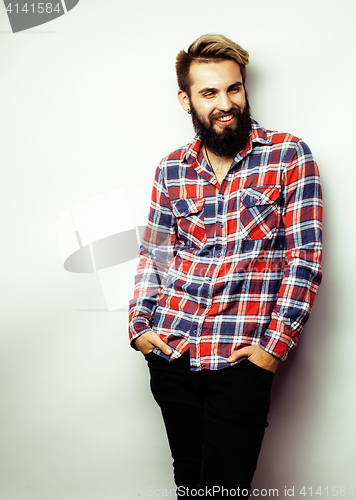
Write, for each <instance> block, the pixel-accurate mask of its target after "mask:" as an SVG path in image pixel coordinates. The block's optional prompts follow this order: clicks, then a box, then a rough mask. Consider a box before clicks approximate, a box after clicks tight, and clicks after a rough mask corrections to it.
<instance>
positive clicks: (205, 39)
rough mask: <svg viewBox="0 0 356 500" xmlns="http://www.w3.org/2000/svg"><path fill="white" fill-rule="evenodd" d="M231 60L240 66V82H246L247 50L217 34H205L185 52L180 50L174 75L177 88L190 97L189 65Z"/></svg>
mask: <svg viewBox="0 0 356 500" xmlns="http://www.w3.org/2000/svg"><path fill="white" fill-rule="evenodd" d="M224 59H232V60H233V61H236V62H237V64H238V65H239V66H240V70H241V76H242V82H243V83H245V80H246V65H247V64H248V63H249V54H248V52H247V50H245V49H243V48H242V47H241V46H240V45H238V44H237V43H235V42H233V41H232V40H231V38H229V37H227V36H225V35H221V34H219V33H207V34H206V35H202V36H201V37H199V38H198V39H197V40H195V42H193V43H192V44H191V45H190V46H189V48H188V51H187V52H186V51H185V50H181V51H180V52H179V53H178V55H177V59H176V73H177V80H178V86H179V88H180V89H181V90H183V91H184V92H186V93H187V94H188V95H190V85H191V81H190V75H189V70H190V66H191V64H192V63H193V62H194V61H196V62H218V61H221V60H224Z"/></svg>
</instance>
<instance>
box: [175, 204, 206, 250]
mask: <svg viewBox="0 0 356 500" xmlns="http://www.w3.org/2000/svg"><path fill="white" fill-rule="evenodd" d="M204 202H205V200H204V198H179V199H177V200H172V207H173V214H174V216H175V217H176V219H177V226H178V235H179V238H180V239H181V240H182V241H183V242H184V244H185V245H186V246H193V247H196V248H202V246H204V244H205V242H206V232H205V225H204Z"/></svg>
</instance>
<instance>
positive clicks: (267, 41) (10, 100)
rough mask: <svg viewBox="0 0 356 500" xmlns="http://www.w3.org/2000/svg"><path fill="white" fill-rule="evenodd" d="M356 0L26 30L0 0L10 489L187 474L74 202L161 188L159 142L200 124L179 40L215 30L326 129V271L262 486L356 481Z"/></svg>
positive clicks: (195, 1) (321, 144)
mask: <svg viewBox="0 0 356 500" xmlns="http://www.w3.org/2000/svg"><path fill="white" fill-rule="evenodd" d="M355 15H356V4H355V2H354V0H339V1H338V2H335V1H331V0H323V1H321V0H294V1H293V2H292V1H289V0H269V1H265V0H254V1H253V2H247V1H241V0H234V1H232V0H220V1H219V2H216V1H214V2H213V1H210V0H205V1H200V0H181V1H180V2H178V3H173V2H168V1H161V0H151V1H150V2H148V1H144V0H138V1H136V2H133V1H132V2H125V3H123V2H121V1H120V0H119V1H118V0H105V1H101V2H99V1H94V0H81V1H80V3H79V4H78V5H77V7H75V9H73V10H72V11H71V12H69V13H68V14H66V15H65V16H63V17H61V18H59V19H57V20H54V21H53V22H51V23H49V24H46V25H42V26H39V27H37V28H34V29H32V30H29V31H27V32H22V33H18V34H12V33H11V31H10V25H9V22H8V20H7V17H6V13H5V10H4V7H3V5H0V65H1V83H0V88H1V92H0V124H1V135H0V168H1V206H2V208H1V232H2V245H1V276H2V277H1V288H2V297H1V349H0V352H1V354H0V356H1V360H0V384H1V389H0V390H1V395H0V433H1V447H0V475H1V477H0V498H1V499H4V500H121V499H123V500H131V499H138V498H146V496H147V495H146V493H147V491H146V488H147V487H149V486H152V487H154V488H161V489H162V488H167V489H169V488H173V479H172V472H171V465H170V454H169V451H168V446H167V443H166V438H165V435H164V431H163V424H162V422H161V418H160V414H159V410H158V409H157V408H156V406H155V403H154V402H153V400H152V399H151V395H150V392H149V389H148V374H147V369H146V366H145V362H144V360H143V359H142V358H141V357H140V355H139V354H138V353H136V352H134V351H133V350H131V349H130V348H129V346H128V341H127V312H126V311H125V310H118V311H115V312H110V313H109V312H108V311H107V310H106V303H105V300H104V296H103V293H102V290H101V288H100V285H99V282H98V278H97V276H96V275H95V274H74V273H73V274H72V273H68V272H66V271H65V270H64V269H63V266H62V263H61V260H60V257H59V250H58V243H57V239H56V221H57V218H58V216H59V215H60V214H61V213H62V212H63V211H65V210H67V209H68V208H71V207H72V206H73V205H75V204H77V203H79V202H81V201H84V200H86V199H89V198H91V197H93V196H95V195H98V194H102V193H105V192H108V191H111V190H113V189H117V188H123V189H124V190H125V192H126V193H127V196H128V197H131V198H132V197H133V196H135V193H147V192H148V193H149V192H150V190H151V183H152V179H153V175H154V171H155V167H156V165H157V163H158V161H159V160H160V159H161V158H162V157H163V156H164V155H166V154H167V153H169V152H170V151H171V150H173V149H175V148H177V147H178V146H180V145H182V144H184V143H185V142H187V141H188V140H190V139H191V137H192V135H193V132H192V128H191V125H190V119H189V117H188V116H186V115H185V114H184V113H183V111H182V110H181V108H180V107H179V104H178V102H177V101H176V83H175V74H174V60H175V56H176V53H177V52H178V50H180V49H181V48H187V46H188V45H189V43H190V42H191V41H193V40H194V39H195V38H196V37H198V36H200V35H201V34H203V33H206V32H211V31H215V32H223V33H225V34H228V35H229V36H231V37H232V38H233V39H235V40H236V41H237V42H239V43H241V45H242V46H243V47H245V48H246V49H247V50H249V52H250V57H251V64H250V66H249V68H248V70H249V79H248V85H249V94H250V101H251V105H252V112H253V116H254V117H255V118H256V119H257V120H258V121H259V122H260V123H261V124H262V125H263V126H265V127H267V128H272V129H277V130H283V131H285V130H287V131H289V132H291V133H294V134H295V135H298V136H300V137H302V138H303V139H304V140H305V141H306V142H307V143H308V144H309V146H310V147H311V149H312V151H313V153H314V156H315V158H316V160H317V161H318V163H319V166H320V170H321V174H322V181H323V187H324V196H325V231H324V234H325V238H324V241H325V258H324V281H323V284H322V286H321V288H320V292H319V294H318V297H317V299H316V303H315V307H314V311H313V314H312V317H311V320H310V322H309V323H308V324H307V326H306V328H305V330H304V332H303V334H302V337H301V340H300V344H299V346H298V348H297V349H296V350H295V351H294V352H293V353H292V355H291V356H290V358H289V359H288V361H286V362H285V363H284V364H283V365H282V366H281V367H280V369H279V370H278V372H277V375H276V379H275V387H274V400H273V407H272V411H271V415H270V427H269V428H268V429H267V434H266V439H265V442H264V445H263V449H262V453H261V458H260V462H259V467H258V471H257V473H256V476H255V481H254V487H255V488H267V489H268V488H279V496H280V497H283V496H284V487H285V486H287V487H288V488H291V487H292V486H294V487H295V497H296V498H305V497H303V496H302V495H300V494H299V493H298V492H299V490H300V489H301V488H302V487H303V486H304V485H305V486H306V487H307V488H310V487H313V488H314V491H313V496H315V489H316V488H317V487H319V486H321V487H322V488H323V493H324V496H326V487H329V488H330V490H329V496H331V487H332V486H337V487H338V488H339V487H341V486H346V487H347V488H348V489H349V488H350V487H351V486H354V491H355V493H356V480H355V473H354V471H355V458H356V456H355V441H356V431H355V424H354V421H355V411H356V398H355V396H356V390H355V377H356V364H355V362H354V358H355V347H356V346H355V339H356V335H355V333H356V332H355V321H354V314H355V298H356V297H355V282H356V273H355V265H354V262H353V261H354V244H355V236H354V228H355V222H354V211H355V209H354V190H355V181H356V175H355V172H356V170H355V167H356V165H355V163H356V162H355V154H354V149H355V145H354V142H355V133H356V130H355V125H354V123H355V119H354V115H355V76H356V72H355V55H354V54H355V35H354V25H355ZM140 199H141V195H140ZM146 213H147V210H145V211H144V212H142V213H140V214H139V215H138V217H139V218H141V220H145V218H146ZM136 223H140V221H137V222H136ZM119 286H122V287H127V286H128V285H127V282H126V281H125V280H123V281H122V282H121V283H120V284H119ZM338 491H341V490H338ZM307 493H308V495H309V496H310V490H309V489H308V490H307ZM162 494H163V493H162ZM339 496H340V495H339ZM261 498H262V497H261ZM306 498H308V496H307V497H306Z"/></svg>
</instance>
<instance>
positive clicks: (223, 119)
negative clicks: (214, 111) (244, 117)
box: [216, 115, 234, 122]
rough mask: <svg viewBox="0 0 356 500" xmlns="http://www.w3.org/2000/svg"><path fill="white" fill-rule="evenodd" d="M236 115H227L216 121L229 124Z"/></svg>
mask: <svg viewBox="0 0 356 500" xmlns="http://www.w3.org/2000/svg"><path fill="white" fill-rule="evenodd" d="M233 117H234V115H226V116H221V117H220V118H217V119H216V121H218V122H228V121H230V120H232V119H233Z"/></svg>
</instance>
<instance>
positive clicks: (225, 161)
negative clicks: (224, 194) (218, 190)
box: [203, 146, 234, 184]
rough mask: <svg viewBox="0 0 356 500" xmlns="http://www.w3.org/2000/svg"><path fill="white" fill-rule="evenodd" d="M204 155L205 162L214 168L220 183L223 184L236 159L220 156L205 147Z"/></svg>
mask: <svg viewBox="0 0 356 500" xmlns="http://www.w3.org/2000/svg"><path fill="white" fill-rule="evenodd" d="M203 154H204V158H205V161H206V162H207V163H208V165H210V167H211V168H212V170H213V172H214V174H215V177H216V178H217V181H218V183H219V184H221V183H222V181H223V180H224V177H225V175H226V174H227V173H228V171H229V170H230V167H231V164H232V162H233V161H234V157H232V158H230V157H228V156H218V155H216V154H214V153H213V152H212V151H210V149H208V148H206V147H205V146H203Z"/></svg>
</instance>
